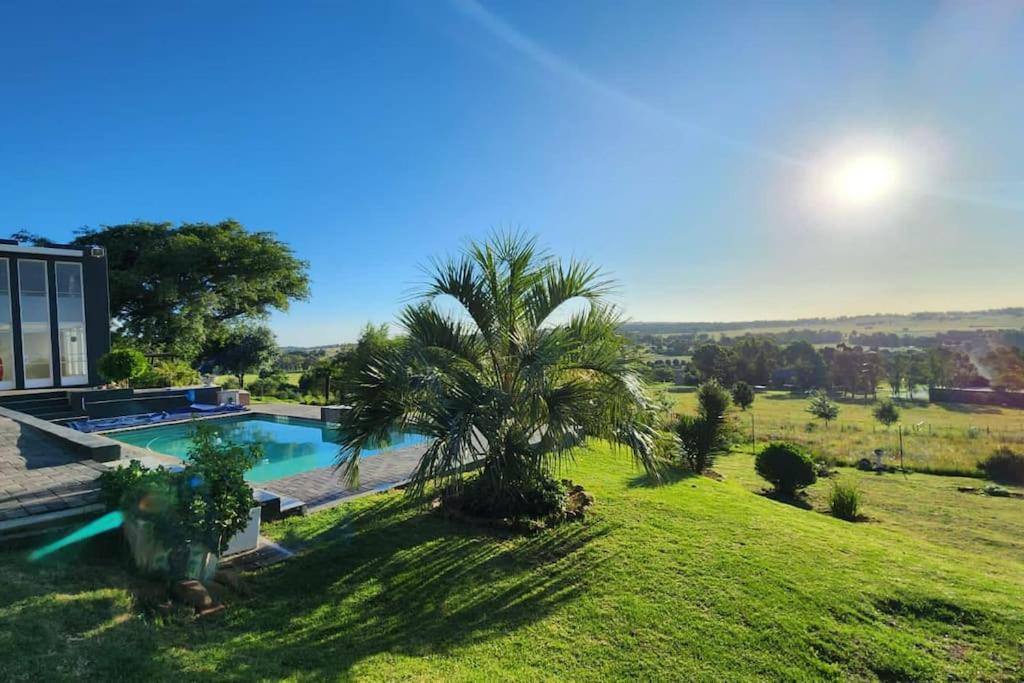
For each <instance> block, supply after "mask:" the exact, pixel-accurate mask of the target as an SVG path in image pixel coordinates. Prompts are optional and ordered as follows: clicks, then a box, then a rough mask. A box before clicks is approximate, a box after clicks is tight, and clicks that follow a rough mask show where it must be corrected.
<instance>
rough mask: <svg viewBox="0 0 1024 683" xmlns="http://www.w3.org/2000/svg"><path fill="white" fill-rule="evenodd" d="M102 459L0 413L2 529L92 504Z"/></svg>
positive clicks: (95, 501)
mask: <svg viewBox="0 0 1024 683" xmlns="http://www.w3.org/2000/svg"><path fill="white" fill-rule="evenodd" d="M107 469H108V465H107V464H105V463H101V462H97V461H94V460H90V459H88V458H83V457H82V455H81V454H80V453H79V452H78V451H76V450H74V449H73V448H72V447H71V446H69V445H66V444H64V443H62V442H60V441H58V440H57V439H54V438H53V437H50V436H48V435H46V434H44V433H42V432H40V431H39V430H37V429H35V428H33V427H31V426H29V425H26V424H22V423H20V422H16V421H15V420H12V419H9V418H6V417H0V531H2V530H3V528H5V527H11V526H14V525H15V524H17V523H20V521H22V520H26V519H28V518H30V517H33V516H38V515H53V514H54V513H66V512H70V511H73V510H75V509H77V508H88V507H95V506H97V505H98V503H99V499H100V492H99V484H98V483H97V479H98V478H99V476H100V474H101V473H103V472H104V471H106V470H107Z"/></svg>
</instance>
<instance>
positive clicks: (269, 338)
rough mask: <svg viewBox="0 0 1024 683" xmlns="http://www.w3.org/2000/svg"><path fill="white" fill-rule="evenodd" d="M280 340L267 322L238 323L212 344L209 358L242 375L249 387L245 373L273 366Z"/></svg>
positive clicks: (241, 384)
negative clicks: (264, 323)
mask: <svg viewBox="0 0 1024 683" xmlns="http://www.w3.org/2000/svg"><path fill="white" fill-rule="evenodd" d="M277 352H278V349H277V339H276V338H275V337H274V333H273V332H272V331H271V330H270V328H269V327H267V326H266V325H255V324H252V323H234V324H232V325H231V326H230V327H228V328H227V330H226V332H225V333H224V334H223V335H222V336H221V337H220V338H219V339H218V340H217V342H216V343H215V344H214V345H213V346H211V347H210V349H209V350H208V351H207V353H206V358H207V359H208V360H209V361H211V362H213V364H214V365H216V366H217V367H218V368H220V369H222V370H224V371H225V372H227V373H230V374H232V375H234V376H235V377H237V378H238V386H239V387H240V388H242V389H244V388H245V373H247V372H259V371H260V370H262V369H264V368H269V367H270V366H271V364H273V362H274V359H275V358H277Z"/></svg>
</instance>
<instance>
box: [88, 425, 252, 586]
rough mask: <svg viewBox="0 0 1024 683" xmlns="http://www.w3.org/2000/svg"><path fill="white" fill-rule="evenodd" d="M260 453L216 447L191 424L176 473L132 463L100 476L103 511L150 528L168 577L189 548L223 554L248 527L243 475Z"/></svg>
mask: <svg viewBox="0 0 1024 683" xmlns="http://www.w3.org/2000/svg"><path fill="white" fill-rule="evenodd" d="M260 454H261V451H260V448H259V446H258V445H254V446H249V447H242V446H238V445H236V444H231V443H222V442H221V441H220V439H219V438H218V437H217V435H216V433H215V432H214V430H213V428H212V427H210V426H208V425H203V424H197V425H196V430H195V434H194V436H193V438H192V446H191V447H190V448H189V452H188V460H187V461H186V464H185V466H184V467H183V468H182V469H181V470H180V471H171V470H167V469H164V468H163V467H159V468H156V469H146V468H145V467H143V466H142V464H141V463H140V462H139V461H137V460H133V461H131V462H130V463H129V464H128V465H127V466H126V467H121V468H118V469H114V470H110V471H108V472H105V473H104V474H103V475H101V477H100V486H101V490H102V492H103V498H104V500H105V502H106V503H107V505H108V507H110V508H113V509H120V510H122V511H123V512H124V514H125V515H126V516H127V517H130V518H135V519H140V520H146V521H148V522H151V523H152V524H153V527H154V533H155V535H156V538H157V539H158V540H159V541H160V543H161V544H162V545H163V546H164V547H165V548H167V549H168V550H169V551H170V557H171V574H172V576H180V575H181V574H182V572H183V570H184V562H185V558H187V556H188V553H189V548H190V547H191V546H193V545H196V544H201V545H202V546H203V547H205V548H208V549H209V550H210V551H211V552H214V553H218V554H219V553H223V552H224V551H225V550H226V549H227V546H228V543H229V542H230V540H231V538H232V536H234V535H235V534H236V533H238V532H239V531H241V530H242V529H244V528H245V526H246V525H247V524H248V522H249V512H250V510H251V508H252V507H253V494H252V488H251V487H250V486H249V484H248V483H246V481H245V472H246V471H247V470H248V469H249V468H251V467H252V466H253V465H254V464H255V463H256V462H257V461H258V460H259V458H260Z"/></svg>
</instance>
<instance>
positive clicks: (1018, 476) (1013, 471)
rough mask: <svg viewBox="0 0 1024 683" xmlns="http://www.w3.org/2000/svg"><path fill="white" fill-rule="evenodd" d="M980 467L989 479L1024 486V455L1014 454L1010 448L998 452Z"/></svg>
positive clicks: (980, 464)
mask: <svg viewBox="0 0 1024 683" xmlns="http://www.w3.org/2000/svg"><path fill="white" fill-rule="evenodd" d="M978 466H979V467H980V468H981V469H982V470H984V472H985V474H986V475H987V476H988V477H989V479H994V480H996V481H1000V482H1004V483H1007V484H1024V454H1020V453H1014V452H1013V451H1012V450H1010V449H1009V448H1006V447H1003V448H1000V449H998V450H996V452H995V453H993V454H992V455H990V456H989V457H988V458H986V459H985V460H984V461H983V462H981V463H979V464H978Z"/></svg>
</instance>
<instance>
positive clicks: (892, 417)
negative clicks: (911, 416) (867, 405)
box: [871, 399, 900, 427]
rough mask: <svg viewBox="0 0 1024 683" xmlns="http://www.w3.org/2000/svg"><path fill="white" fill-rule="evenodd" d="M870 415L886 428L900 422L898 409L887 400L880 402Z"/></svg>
mask: <svg viewBox="0 0 1024 683" xmlns="http://www.w3.org/2000/svg"><path fill="white" fill-rule="evenodd" d="M871 414H872V415H874V416H875V419H876V420H878V421H879V422H881V423H882V424H883V425H885V426H886V427H891V426H892V425H894V424H896V423H897V422H899V421H900V409H899V408H897V407H896V404H895V403H893V402H892V401H890V400H889V399H886V400H884V401H880V402H879V403H878V405H877V406H875V409H874V410H873V411H871Z"/></svg>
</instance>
